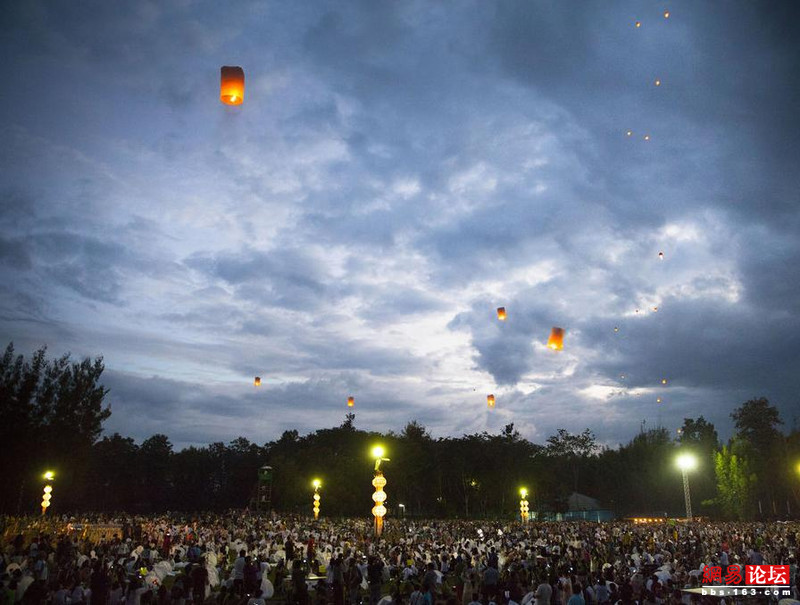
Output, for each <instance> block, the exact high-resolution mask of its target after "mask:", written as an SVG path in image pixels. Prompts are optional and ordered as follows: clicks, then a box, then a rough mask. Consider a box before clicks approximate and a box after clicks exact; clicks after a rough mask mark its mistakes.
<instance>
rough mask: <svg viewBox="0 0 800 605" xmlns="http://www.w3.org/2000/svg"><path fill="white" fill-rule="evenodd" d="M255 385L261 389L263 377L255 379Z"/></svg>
mask: <svg viewBox="0 0 800 605" xmlns="http://www.w3.org/2000/svg"><path fill="white" fill-rule="evenodd" d="M253 384H254V385H255V386H257V387H260V386H261V376H256V377H255V378H254V379H253Z"/></svg>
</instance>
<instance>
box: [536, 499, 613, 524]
mask: <svg viewBox="0 0 800 605" xmlns="http://www.w3.org/2000/svg"><path fill="white" fill-rule="evenodd" d="M615 517H616V515H614V511H612V510H609V509H607V508H603V505H602V504H601V503H600V501H599V500H597V499H595V498H592V497H591V496H587V495H585V494H579V493H578V492H572V493H571V494H570V496H569V498H567V512H565V513H555V512H543V513H539V514H538V515H536V516H535V518H536V519H537V520H539V521H597V522H599V521H611V520H612V519H614V518H615Z"/></svg>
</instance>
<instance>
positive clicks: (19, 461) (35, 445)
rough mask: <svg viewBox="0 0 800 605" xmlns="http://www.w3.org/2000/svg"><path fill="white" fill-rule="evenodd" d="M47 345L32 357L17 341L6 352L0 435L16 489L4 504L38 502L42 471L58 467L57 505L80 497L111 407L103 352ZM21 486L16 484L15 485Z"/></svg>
mask: <svg viewBox="0 0 800 605" xmlns="http://www.w3.org/2000/svg"><path fill="white" fill-rule="evenodd" d="M46 352H47V349H46V347H42V348H41V349H39V350H38V351H36V352H35V353H34V354H33V356H32V357H31V359H30V360H29V361H28V360H26V359H25V357H24V356H23V355H15V354H14V345H13V343H10V344H9V345H8V346H7V347H6V350H5V353H4V354H3V356H2V358H0V443H3V446H4V454H5V456H6V457H7V458H8V459H11V460H14V461H15V464H13V465H9V467H8V469H7V470H6V473H5V476H4V480H5V485H6V486H10V487H11V486H13V487H12V489H5V490H2V493H0V511H14V510H17V509H18V508H19V507H20V506H23V507H24V508H25V509H27V510H30V508H32V506H34V505H35V504H34V503H38V500H37V498H38V491H39V488H40V485H39V480H40V474H41V473H42V472H43V471H44V470H45V469H46V468H51V469H52V470H55V471H56V476H57V481H58V483H57V487H56V490H57V491H56V492H55V493H56V497H55V498H54V499H53V501H54V505H55V507H56V508H55V509H54V510H58V509H62V510H63V509H69V508H71V507H74V506H76V505H78V504H79V503H80V498H81V497H82V494H83V493H84V491H85V489H86V488H88V487H89V486H88V485H87V484H86V480H87V473H88V470H89V469H88V461H89V459H90V458H91V456H90V453H91V448H92V445H93V444H94V442H95V441H96V440H97V439H98V437H99V436H100V433H101V431H102V424H103V421H105V420H106V419H107V418H108V417H109V416H110V415H111V411H110V409H108V408H104V407H103V400H104V398H105V396H106V394H107V393H108V391H107V389H105V388H104V387H103V386H102V385H101V384H100V377H101V375H102V373H103V369H104V366H103V358H102V357H97V358H96V359H94V360H93V361H92V360H90V359H88V358H87V359H84V360H83V361H81V362H72V361H70V356H69V355H68V354H67V355H64V356H62V357H60V358H58V359H56V360H49V359H47V357H46ZM15 488H16V489H15Z"/></svg>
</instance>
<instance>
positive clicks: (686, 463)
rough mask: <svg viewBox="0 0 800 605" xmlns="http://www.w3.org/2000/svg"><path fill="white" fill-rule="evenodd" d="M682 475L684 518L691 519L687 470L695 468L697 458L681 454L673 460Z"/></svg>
mask: <svg viewBox="0 0 800 605" xmlns="http://www.w3.org/2000/svg"><path fill="white" fill-rule="evenodd" d="M675 462H676V463H677V465H678V468H679V469H681V474H682V475H683V497H684V499H685V500H686V519H687V520H689V521H691V520H692V496H691V494H690V493H689V474H688V473H689V471H691V470H694V469H695V468H697V458H695V457H694V456H693V455H692V454H681V455H679V456H678V458H677V459H676V460H675Z"/></svg>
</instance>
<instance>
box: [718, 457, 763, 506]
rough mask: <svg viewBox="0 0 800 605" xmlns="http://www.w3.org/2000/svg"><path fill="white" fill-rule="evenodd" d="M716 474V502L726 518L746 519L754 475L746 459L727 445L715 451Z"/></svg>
mask: <svg viewBox="0 0 800 605" xmlns="http://www.w3.org/2000/svg"><path fill="white" fill-rule="evenodd" d="M714 468H715V471H716V475H717V493H718V502H719V504H720V507H721V509H722V512H723V515H724V516H725V517H726V518H728V519H740V520H741V519H746V518H748V517H750V515H751V512H752V508H753V507H752V501H753V488H754V486H755V484H756V477H755V475H754V474H752V473H751V472H750V470H749V468H748V465H747V461H746V460H743V459H742V458H741V457H739V456H737V455H736V454H734V453H733V451H732V450H731V449H729V448H728V447H727V446H723V447H722V450H721V451H719V452H717V454H716V456H715V460H714Z"/></svg>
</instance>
